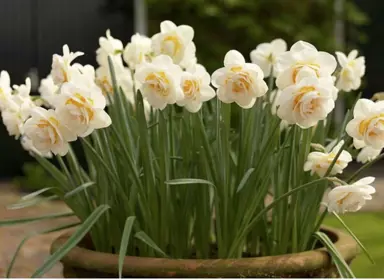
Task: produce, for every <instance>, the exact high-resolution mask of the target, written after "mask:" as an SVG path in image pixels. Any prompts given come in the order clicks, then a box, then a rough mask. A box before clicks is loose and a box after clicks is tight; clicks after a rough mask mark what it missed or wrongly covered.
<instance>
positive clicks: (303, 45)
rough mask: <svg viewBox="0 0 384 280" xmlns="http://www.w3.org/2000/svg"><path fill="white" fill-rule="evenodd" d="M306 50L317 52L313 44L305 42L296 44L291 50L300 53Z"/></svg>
mask: <svg viewBox="0 0 384 280" xmlns="http://www.w3.org/2000/svg"><path fill="white" fill-rule="evenodd" d="M304 49H312V50H316V48H315V46H313V45H312V44H310V43H308V42H304V41H298V42H296V43H295V44H293V45H292V47H291V49H290V50H291V51H294V52H299V51H302V50H304Z"/></svg>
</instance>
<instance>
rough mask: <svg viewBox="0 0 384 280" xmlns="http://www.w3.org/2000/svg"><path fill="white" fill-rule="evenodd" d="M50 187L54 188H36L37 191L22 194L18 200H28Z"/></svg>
mask: <svg viewBox="0 0 384 280" xmlns="http://www.w3.org/2000/svg"><path fill="white" fill-rule="evenodd" d="M51 189H54V188H52V187H51V188H44V189H41V190H38V191H35V192H33V193H30V194H27V195H24V196H23V197H21V199H20V200H28V199H32V198H35V197H36V196H38V195H40V194H42V193H44V192H46V191H49V190H51Z"/></svg>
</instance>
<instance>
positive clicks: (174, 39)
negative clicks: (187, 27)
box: [161, 35, 182, 56]
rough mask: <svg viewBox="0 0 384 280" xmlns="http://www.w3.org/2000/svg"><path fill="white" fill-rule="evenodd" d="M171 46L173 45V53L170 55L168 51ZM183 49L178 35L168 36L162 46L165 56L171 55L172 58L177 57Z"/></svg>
mask: <svg viewBox="0 0 384 280" xmlns="http://www.w3.org/2000/svg"><path fill="white" fill-rule="evenodd" d="M169 44H171V45H173V51H172V53H169V51H168V47H169ZM181 48H182V43H181V41H180V38H179V37H178V36H177V35H168V36H166V37H165V38H164V39H163V42H162V44H161V52H162V53H165V54H171V55H172V56H175V55H177V54H178V53H179V52H180V50H181Z"/></svg>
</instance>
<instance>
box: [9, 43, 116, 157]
mask: <svg viewBox="0 0 384 280" xmlns="http://www.w3.org/2000/svg"><path fill="white" fill-rule="evenodd" d="M63 51H64V55H63V56H59V55H54V56H53V63H52V67H53V68H52V71H51V75H50V76H48V77H47V78H46V79H43V80H42V82H41V85H40V88H39V91H40V93H41V95H42V98H43V99H44V100H45V101H46V103H48V105H49V106H50V107H52V108H53V109H50V110H46V109H44V108H41V107H37V106H35V105H34V104H33V102H32V101H31V99H30V98H29V91H30V81H29V80H27V81H26V84H25V85H21V86H14V89H15V94H13V95H12V100H11V101H9V102H8V103H9V104H12V106H9V107H10V108H11V109H12V110H11V109H7V110H5V111H3V112H2V114H3V118H4V119H5V121H4V122H5V123H6V125H7V123H8V125H7V127H9V129H8V130H9V132H10V134H12V135H16V136H17V137H18V136H20V135H22V145H23V147H24V148H25V149H26V150H28V151H30V152H31V153H32V154H34V155H35V154H37V155H41V156H45V157H49V156H51V153H53V154H57V155H60V156H63V155H65V154H66V153H67V152H68V150H69V142H71V141H75V140H76V139H77V137H86V136H87V135H89V134H91V133H92V132H93V130H95V129H100V128H104V127H107V126H109V125H110V124H111V118H110V117H109V115H108V114H107V113H106V112H105V111H104V108H105V106H106V99H105V97H104V96H103V94H102V91H101V89H100V88H99V86H98V85H97V84H96V82H95V69H94V68H93V66H91V65H81V64H78V63H75V64H71V63H72V61H73V59H74V58H76V57H77V56H78V55H79V53H72V52H70V51H69V48H68V46H67V45H65V46H64V47H63ZM59 70H60V71H61V70H62V72H60V71H59ZM58 73H60V75H58ZM55 75H56V76H55ZM63 77H64V78H63ZM12 102H13V103H12ZM14 103H16V104H19V105H20V106H19V107H20V110H16V108H17V107H16V106H15V105H14ZM14 108H15V109H14ZM24 112H26V113H25V114H24ZM11 120H12V121H11Z"/></svg>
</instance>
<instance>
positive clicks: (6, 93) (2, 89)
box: [0, 71, 12, 110]
mask: <svg viewBox="0 0 384 280" xmlns="http://www.w3.org/2000/svg"><path fill="white" fill-rule="evenodd" d="M11 94H12V88H11V79H10V77H9V74H8V72H7V71H1V73H0V110H3V109H4V108H6V106H7V102H8V100H9V98H10V97H11Z"/></svg>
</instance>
